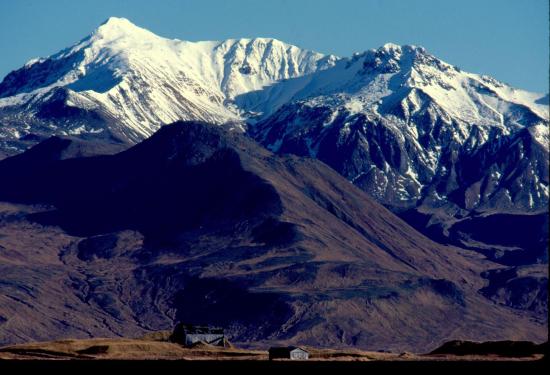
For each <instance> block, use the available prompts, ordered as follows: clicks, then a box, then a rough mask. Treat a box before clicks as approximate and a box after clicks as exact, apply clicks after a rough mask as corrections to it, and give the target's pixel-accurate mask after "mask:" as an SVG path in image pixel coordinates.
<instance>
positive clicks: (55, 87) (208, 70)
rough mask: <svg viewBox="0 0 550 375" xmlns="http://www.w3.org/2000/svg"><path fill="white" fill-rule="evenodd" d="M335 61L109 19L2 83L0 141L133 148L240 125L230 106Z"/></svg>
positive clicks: (267, 42)
mask: <svg viewBox="0 0 550 375" xmlns="http://www.w3.org/2000/svg"><path fill="white" fill-rule="evenodd" d="M335 61H336V58H335V57H334V56H325V55H322V54H319V53H316V52H311V51H307V50H302V49H300V48H298V47H295V46H292V45H288V44H285V43H283V42H280V41H278V40H275V39H266V38H256V39H231V40H226V41H222V42H196V43H194V42H188V41H181V40H169V39H165V38H162V37H159V36H157V35H155V34H153V33H151V32H149V31H147V30H145V29H142V28H140V27H137V26H135V25H133V24H132V23H131V22H130V21H128V20H126V19H123V18H114V17H113V18H109V19H108V20H107V21H106V22H105V23H104V24H102V25H101V26H100V27H99V28H98V29H97V30H95V31H94V32H93V33H92V34H91V35H89V36H88V37H86V38H84V39H83V40H81V41H80V42H78V43H77V44H75V45H74V46H72V47H70V48H68V49H65V50H63V51H61V52H59V53H57V54H55V55H53V56H50V57H48V58H41V59H34V60H32V61H29V62H28V63H27V64H26V65H25V66H24V67H23V68H21V69H19V70H16V71H14V72H12V73H10V74H9V75H8V76H6V77H5V79H4V81H3V82H2V83H1V84H0V123H1V124H2V127H1V128H0V138H2V141H3V143H4V149H5V152H7V153H8V154H10V153H14V152H18V151H20V150H21V148H25V145H26V143H25V142H26V141H31V142H33V141H35V139H36V138H39V137H40V135H46V136H49V135H51V134H69V135H75V134H82V135H85V134H87V135H91V136H94V134H95V136H103V137H107V138H115V139H117V140H121V141H123V142H129V143H135V142H137V141H139V140H141V139H143V138H146V137H148V136H150V135H151V134H152V133H153V132H154V131H155V130H157V129H158V128H159V126H161V125H162V124H166V123H171V122H174V121H176V120H190V119H193V120H204V121H208V122H213V123H226V122H240V121H241V120H242V119H243V115H244V114H243V112H244V111H246V103H243V105H239V104H238V103H236V100H235V99H236V98H237V97H238V96H239V95H242V94H243V93H247V92H251V91H258V90H262V89H263V88H264V87H265V86H267V85H270V84H272V83H274V82H276V81H279V80H282V79H288V78H293V77H297V76H301V75H305V74H309V73H312V72H314V71H317V70H320V69H325V68H328V67H331V66H332V65H334V62H335ZM249 104H250V103H249ZM99 133H103V134H99ZM10 146H11V147H14V149H13V150H12V151H10V149H9V147H10Z"/></svg>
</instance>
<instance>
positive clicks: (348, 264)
mask: <svg viewBox="0 0 550 375" xmlns="http://www.w3.org/2000/svg"><path fill="white" fill-rule="evenodd" d="M84 144H85V142H84V143H82V144H80V146H78V145H77V144H75V143H74V140H70V139H69V140H67V139H60V138H52V139H49V140H48V141H46V142H44V143H42V144H40V145H38V146H36V147H35V148H33V149H31V150H29V151H27V152H25V153H23V154H21V155H18V156H15V157H12V158H9V159H6V160H4V161H2V162H0V179H1V180H2V184H0V201H3V202H5V203H2V204H1V205H0V275H1V276H0V291H1V292H0V343H14V342H23V341H28V340H45V339H58V338H62V337H91V336H121V335H122V336H133V335H138V334H142V333H143V332H146V331H150V330H157V329H170V328H171V327H172V326H173V324H174V323H175V322H176V321H180V320H182V321H185V322H188V323H196V324H212V325H218V326H222V327H224V328H225V329H226V330H227V333H228V336H229V337H230V340H231V341H234V342H237V343H240V344H242V345H252V346H253V345H267V343H272V342H277V343H294V344H309V345H316V346H335V347H346V346H355V347H360V348H368V349H375V350H376V349H392V350H409V351H416V352H425V351H427V350H431V349H433V348H435V347H436V346H437V345H438V344H441V343H442V342H444V341H448V340H449V339H464V340H466V339H471V340H489V339H490V340H497V339H514V340H519V339H523V340H532V341H536V342H540V341H545V340H546V339H547V337H546V326H547V319H546V310H547V304H546V301H545V300H543V297H544V296H543V293H539V294H537V291H539V289H536V288H538V286H540V285H544V283H547V280H548V276H547V272H546V270H545V269H544V268H540V269H539V268H537V266H530V267H531V268H529V269H527V268H522V269H521V270H514V271H513V272H512V271H506V272H507V273H506V272H505V273H506V275H508V276H509V277H507V278H503V277H502V275H503V273H502V272H504V271H497V270H498V269H501V270H502V266H499V265H497V264H495V263H492V262H490V261H487V260H484V259H483V258H482V257H481V256H480V255H478V254H476V253H473V252H470V251H465V250H461V249H458V248H454V247H450V246H441V245H439V244H436V243H434V242H432V241H431V240H429V239H427V238H426V237H424V236H423V235H421V234H420V233H418V232H417V231H415V230H414V229H413V228H411V227H410V226H408V225H407V224H406V223H405V222H404V221H402V220H401V219H399V218H398V217H396V216H395V215H394V214H392V213H391V212H390V211H388V210H387V209H385V208H384V207H383V206H381V205H380V204H378V203H376V202H375V201H373V200H372V199H371V198H370V197H369V196H368V195H367V194H366V193H365V192H363V191H361V190H360V189H359V188H357V187H355V186H354V185H353V184H351V183H350V182H348V181H347V180H345V179H344V178H343V177H341V176H340V175H339V174H337V173H336V172H335V171H334V170H332V169H331V168H329V167H327V166H326V165H324V164H323V163H321V162H319V161H316V160H313V159H307V158H299V157H296V156H285V157H281V156H276V155H274V154H272V153H271V152H270V151H267V150H265V149H263V148H262V147H260V146H258V145H256V144H255V143H254V142H253V141H251V140H250V139H248V138H247V137H246V136H243V135H242V134H240V133H237V132H235V131H229V130H225V129H223V128H221V127H216V126H210V125H207V124H203V123H193V122H190V123H176V124H173V125H170V126H165V127H163V128H161V129H160V130H159V131H158V132H157V133H156V134H155V135H153V136H152V137H151V138H149V139H147V140H145V141H143V142H142V143H140V144H138V145H137V146H134V147H133V148H131V149H128V150H127V151H124V152H121V153H119V154H116V155H103V156H91V157H78V156H81V154H79V153H78V152H76V151H75V149H76V150H80V149H86V150H88V151H87V153H85V154H86V155H91V154H94V153H96V152H97V151H98V150H94V149H93V148H88V149H87V148H86V147H85V146H84ZM77 146H78V147H77ZM90 147H91V146H90ZM7 202H9V203H7ZM514 272H515V273H514ZM522 283H525V285H524V286H523V289H522ZM535 289H536V290H535ZM522 290H528V291H529V294H528V295H529V296H530V297H529V298H531V299H530V300H529V303H521V295H522ZM507 296H511V297H510V298H507ZM518 299H519V302H518Z"/></svg>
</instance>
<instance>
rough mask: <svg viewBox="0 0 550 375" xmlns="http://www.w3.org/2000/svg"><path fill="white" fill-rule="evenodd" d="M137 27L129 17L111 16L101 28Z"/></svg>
mask: <svg viewBox="0 0 550 375" xmlns="http://www.w3.org/2000/svg"><path fill="white" fill-rule="evenodd" d="M135 27H137V26H136V25H134V24H133V23H132V22H130V20H129V19H127V18H124V17H109V18H107V19H106V20H105V21H104V22H103V23H102V24H101V25H99V28H101V29H111V28H135Z"/></svg>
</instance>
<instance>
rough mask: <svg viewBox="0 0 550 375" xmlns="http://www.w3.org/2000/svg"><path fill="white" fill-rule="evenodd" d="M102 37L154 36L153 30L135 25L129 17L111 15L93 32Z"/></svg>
mask: <svg viewBox="0 0 550 375" xmlns="http://www.w3.org/2000/svg"><path fill="white" fill-rule="evenodd" d="M92 35H94V36H98V37H100V38H101V39H116V38H119V37H121V36H128V35H136V36H139V37H140V38H141V37H144V36H153V35H155V34H153V33H152V32H150V31H148V30H146V29H143V28H141V27H139V26H136V25H134V24H133V23H132V22H130V20H128V19H127V18H122V17H109V18H108V19H107V20H106V21H105V22H103V23H102V24H101V25H100V26H99V27H98V28H97V29H96V30H95V31H94V33H93V34H92Z"/></svg>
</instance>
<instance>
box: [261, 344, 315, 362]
mask: <svg viewBox="0 0 550 375" xmlns="http://www.w3.org/2000/svg"><path fill="white" fill-rule="evenodd" d="M272 359H292V360H302V361H303V360H306V359H309V353H308V351H307V350H305V349H302V348H299V347H297V346H283V347H272V348H269V360H272Z"/></svg>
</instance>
